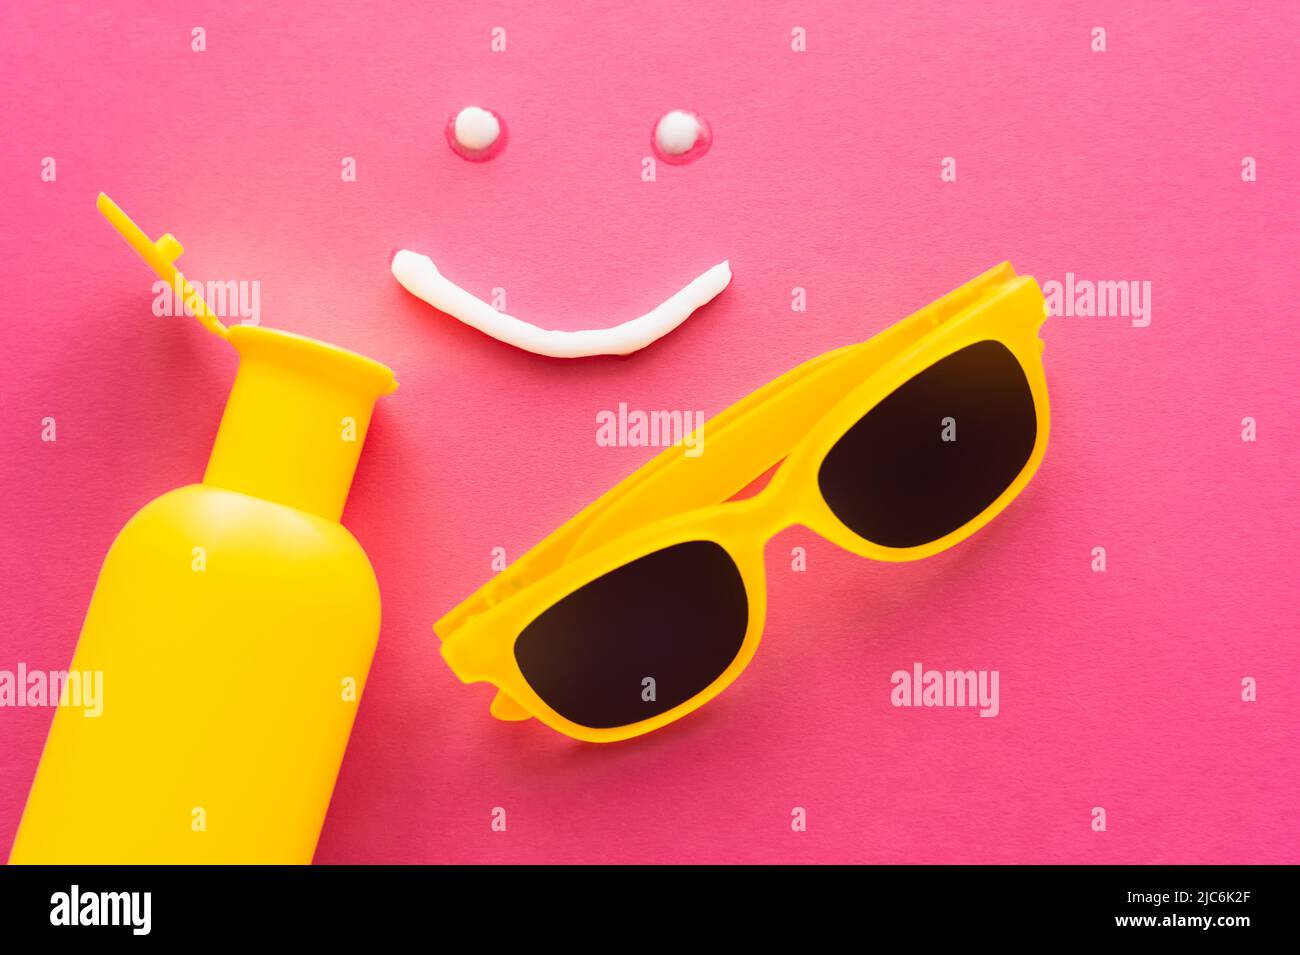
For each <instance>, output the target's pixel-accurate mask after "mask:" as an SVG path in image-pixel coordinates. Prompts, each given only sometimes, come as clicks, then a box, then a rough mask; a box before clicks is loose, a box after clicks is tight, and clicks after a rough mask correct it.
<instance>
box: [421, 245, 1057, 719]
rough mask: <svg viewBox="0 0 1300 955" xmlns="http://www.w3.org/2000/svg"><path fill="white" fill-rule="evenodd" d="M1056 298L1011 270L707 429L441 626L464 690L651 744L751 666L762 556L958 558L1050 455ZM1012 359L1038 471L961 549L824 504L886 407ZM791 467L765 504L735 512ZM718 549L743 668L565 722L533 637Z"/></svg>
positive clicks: (971, 525)
mask: <svg viewBox="0 0 1300 955" xmlns="http://www.w3.org/2000/svg"><path fill="white" fill-rule="evenodd" d="M1045 317H1046V312H1045V308H1044V301H1043V294H1042V292H1041V291H1040V290H1039V288H1038V284H1037V283H1036V282H1035V281H1034V280H1033V278H1031V277H1029V276H1017V275H1016V273H1015V270H1014V269H1013V268H1012V267H1011V264H1010V263H1008V262H1003V263H1002V264H1001V265H998V266H996V267H995V268H992V269H990V270H989V271H988V272H985V273H984V274H983V275H981V276H979V277H978V278H975V279H972V280H971V281H970V282H967V283H966V284H965V285H963V286H962V287H961V288H959V289H957V290H956V291H953V292H950V293H949V294H948V295H945V296H944V297H943V298H941V299H939V300H938V301H936V302H934V303H932V304H930V305H928V306H926V307H925V308H923V309H921V310H920V311H919V312H916V313H914V314H912V315H911V316H909V317H908V318H905V319H903V320H902V321H900V322H898V323H897V324H895V325H893V326H891V327H889V328H888V329H886V330H885V331H883V332H881V333H880V334H878V335H876V336H875V337H874V338H871V339H870V340H868V341H866V342H863V343H861V344H858V345H849V346H846V347H843V348H839V349H836V350H834V351H831V352H827V353H826V354H824V355H821V356H819V357H817V358H813V359H812V360H810V361H807V362H804V363H803V364H802V365H800V366H798V367H797V368H795V369H793V370H791V371H789V372H787V373H786V374H784V375H782V376H781V377H780V378H777V379H776V380H774V381H772V382H771V383H769V384H767V385H766V386H764V387H763V388H760V389H759V390H758V391H756V392H754V393H753V394H751V395H749V396H748V397H746V398H743V399H741V400H740V401H739V402H737V403H736V404H734V405H732V406H731V407H730V408H728V409H727V410H726V411H723V412H722V413H721V414H718V415H717V416H715V417H713V418H711V419H709V421H708V422H706V423H705V425H704V430H705V432H706V434H707V435H708V445H707V451H706V453H704V454H701V455H699V456H697V457H689V456H687V455H685V454H684V453H683V448H681V447H671V448H667V449H665V450H664V451H663V452H662V453H660V454H659V455H657V456H656V457H654V458H652V459H651V460H650V461H649V462H647V463H646V464H645V465H643V466H642V467H641V468H639V469H638V470H637V471H636V472H634V473H633V474H632V475H631V476H629V477H628V478H627V479H625V480H624V481H622V482H621V483H620V484H618V485H616V486H615V487H614V488H612V489H611V490H610V491H608V492H607V493H606V494H605V495H603V496H602V497H600V498H599V499H598V500H596V501H595V502H594V503H592V504H591V505H589V506H588V507H586V508H585V509H584V510H583V511H581V512H580V513H579V514H578V515H577V516H575V517H574V518H572V519H571V520H570V521H568V522H567V523H566V524H564V525H563V526H562V527H560V528H559V529H558V530H556V531H555V532H554V533H552V534H551V535H550V536H548V537H547V538H546V539H545V540H543V541H542V542H541V543H539V544H538V545H537V546H535V547H534V548H533V549H532V550H530V551H529V552H528V553H527V554H525V555H524V556H522V557H521V558H519V559H518V560H517V561H515V562H514V563H513V564H512V565H511V566H510V567H509V568H507V569H506V570H504V571H502V572H501V574H500V575H498V576H497V577H496V578H494V579H493V580H492V581H491V582H489V583H488V584H486V585H485V586H483V587H482V588H480V589H479V590H478V591H476V592H475V593H474V594H472V595H471V596H470V597H468V598H467V599H466V600H465V601H464V602H463V603H461V604H460V605H459V606H457V607H456V608H455V609H453V610H452V611H450V612H449V613H448V614H447V615H446V616H444V617H443V618H442V619H441V620H439V621H438V622H437V623H436V624H435V625H434V630H435V632H436V633H437V634H438V635H439V636H440V637H441V638H442V656H443V659H444V660H446V661H447V664H448V665H449V666H450V667H451V669H452V671H453V672H454V673H455V674H456V676H458V677H459V678H460V679H461V680H462V681H463V682H465V683H478V682H484V681H486V682H488V683H492V684H494V685H495V686H496V687H497V688H498V690H499V692H498V693H497V695H496V697H495V699H493V701H492V707H491V711H492V714H493V715H494V716H496V717H498V718H499V719H504V720H523V719H528V718H530V717H536V718H537V719H539V720H541V721H542V722H543V723H545V724H546V725H547V726H549V727H551V728H552V729H554V730H558V731H559V732H561V733H564V734H566V735H568V736H571V737H573V738H575V739H580V740H586V741H588V742H596V743H607V742H614V741H617V740H623V739H628V738H630V737H633V736H639V735H641V734H642V733H648V732H650V731H651V730H655V729H658V728H659V727H661V726H665V725H666V724H668V723H671V722H673V721H674V720H677V719H680V718H681V717H683V716H685V715H686V714H687V713H690V712H691V711H692V710H695V709H697V708H698V707H700V706H703V705H704V704H705V703H707V702H708V701H709V700H711V699H713V697H715V696H717V695H718V694H719V693H720V692H722V691H723V690H724V689H726V687H728V686H729V685H730V684H731V682H732V681H733V680H735V679H736V677H737V676H739V675H740V673H741V671H742V670H744V669H745V667H746V666H748V665H749V661H750V660H751V659H752V658H753V656H754V651H755V650H756V649H757V647H758V641H759V637H760V635H761V633H762V629H763V619H764V616H765V611H766V603H767V598H766V594H767V588H766V579H765V572H764V562H763V549H764V545H765V544H766V543H767V541H768V540H769V539H770V538H771V537H773V536H774V535H776V534H777V533H779V532H780V531H782V530H784V529H786V528H788V527H791V526H793V525H795V524H800V525H803V526H805V527H807V528H809V529H810V530H812V531H814V532H816V533H818V534H820V535H821V536H822V537H825V538H827V539H828V540H830V541H832V542H834V543H835V544H838V545H839V546H840V547H842V548H844V549H845V550H848V551H850V552H852V553H854V554H857V555H859V556H861V557H870V558H874V559H876V560H887V561H905V560H917V559H919V558H922V557H929V556H930V555H932V554H936V553H938V552H940V551H942V550H946V549H947V548H949V547H952V546H953V545H954V544H956V543H958V542H959V541H962V540H964V539H965V538H967V537H969V536H970V535H971V534H973V533H975V532H976V531H977V530H979V529H980V528H981V527H983V526H984V525H985V524H987V523H988V522H989V521H990V520H992V519H993V517H995V516H996V515H997V514H998V513H999V512H1001V511H1002V509H1003V508H1004V507H1006V506H1007V504H1008V503H1010V502H1011V500H1012V499H1013V498H1014V497H1015V496H1016V495H1017V494H1019V493H1020V491H1021V490H1022V489H1023V488H1024V487H1025V485H1027V484H1028V483H1029V480H1030V478H1032V477H1033V475H1034V472H1035V471H1037V470H1038V465H1039V463H1040V462H1041V461H1042V459H1043V454H1044V452H1045V451H1046V448H1047V433H1048V407H1047V382H1046V379H1045V377H1044V374H1043V364H1042V351H1043V342H1042V341H1041V339H1039V337H1038V329H1039V327H1040V326H1041V325H1042V323H1043V321H1044V319H1045ZM987 340H994V341H998V342H1000V343H1002V344H1003V345H1004V346H1006V348H1007V349H1008V350H1010V351H1011V353H1012V354H1013V355H1014V356H1015V357H1016V359H1017V361H1019V363H1020V366H1021V368H1022V369H1023V371H1024V373H1025V379H1026V380H1027V381H1028V383H1029V388H1030V391H1031V393H1032V395H1033V400H1034V408H1035V412H1036V415H1037V437H1036V439H1035V441H1034V447H1033V450H1032V452H1031V453H1030V456H1029V460H1028V461H1026V462H1025V465H1024V467H1023V468H1022V469H1021V471H1020V473H1019V474H1018V475H1017V476H1016V479H1015V480H1014V481H1013V482H1012V483H1011V485H1010V486H1009V487H1007V489H1006V490H1005V491H1003V492H1002V494H1001V495H1000V496H999V497H998V498H997V499H996V500H995V501H994V502H993V503H992V504H990V505H989V506H988V507H987V508H986V509H985V510H984V511H982V512H981V513H979V514H978V515H976V516H975V517H974V518H972V519H971V520H970V521H969V522H967V523H966V524H964V525H963V526H961V527H959V528H958V529H957V530H955V531H953V532H952V533H950V534H948V535H946V536H944V537H942V538H940V539H938V540H934V541H930V542H928V543H925V544H922V545H920V546H916V547H905V548H895V547H885V546H882V545H880V544H875V543H872V542H871V541H868V540H865V539H863V538H862V537H859V536H858V535H856V534H854V533H853V532H852V531H850V530H849V529H848V528H847V527H846V526H845V525H844V524H843V523H841V521H840V520H839V518H837V517H836V516H835V514H834V513H833V512H832V511H831V509H830V507H829V506H828V505H827V504H826V502H825V501H824V500H823V499H822V496H821V493H820V491H819V488H818V482H817V471H818V468H819V467H820V465H821V462H822V459H823V458H824V457H825V456H826V454H827V452H829V451H830V449H831V448H832V447H833V446H834V445H835V443H836V442H837V441H838V440H839V439H840V437H841V436H842V435H843V434H844V433H845V432H846V431H848V430H849V429H850V428H851V427H853V425H854V424H856V423H857V422H858V421H859V420H860V419H861V418H862V417H863V416H864V415H865V414H866V413H867V412H868V411H869V410H870V409H871V408H872V407H874V406H875V405H876V404H877V403H879V402H880V401H881V400H882V399H884V398H885V397H886V396H888V395H889V394H890V393H891V392H893V391H894V390H895V389H897V388H898V387H899V386H900V385H902V384H903V383H905V382H906V381H908V380H909V379H910V378H912V377H913V376H915V375H917V374H919V373H920V372H922V371H924V370H925V369H926V368H929V367H930V366H931V365H934V364H935V363H936V362H938V361H940V360H941V359H943V358H945V357H947V356H948V355H951V354H953V353H954V352H957V351H960V350H961V349H963V348H965V347H967V346H968V345H973V344H975V343H977V342H981V341H987ZM778 463H780V467H779V468H777V469H776V471H775V473H774V474H773V475H772V478H771V480H770V482H769V483H768V484H767V486H766V487H764V488H763V490H762V491H760V492H759V493H758V494H756V495H754V496H753V497H748V498H744V499H741V500H734V501H733V500H729V499H730V498H732V497H734V496H735V495H736V494H738V493H739V492H741V491H742V490H744V489H745V488H746V487H748V486H749V485H750V484H752V483H753V482H754V481H755V480H756V479H757V478H759V477H761V476H762V475H764V474H765V473H766V472H768V471H769V470H771V469H772V468H773V467H774V466H776V465H777V464H778ZM697 540H705V541H713V542H715V543H717V544H719V545H721V546H722V547H723V548H725V549H726V551H727V553H728V554H730V555H731V558H732V559H733V560H734V561H735V563H736V566H737V568H738V569H739V571H740V574H741V579H742V580H743V581H744V584H745V590H746V593H747V595H748V598H749V623H748V629H747V631H746V633H745V637H744V641H743V643H742V644H741V647H740V650H739V652H738V653H737V654H736V657H735V659H734V660H732V662H731V664H730V665H729V666H728V667H727V669H726V670H725V671H723V672H722V673H721V674H720V675H719V676H718V678H717V679H716V680H714V681H713V682H712V683H711V684H709V685H708V686H707V687H705V688H704V689H703V690H701V691H700V692H699V693H697V694H696V695H695V696H693V697H691V698H690V699H688V700H686V701H685V702H683V703H680V704H678V705H677V706H675V707H673V708H671V709H668V710H665V711H664V712H662V713H659V714H657V715H655V716H652V717H649V718H647V719H644V720H641V721H639V722H636V723H631V724H628V725H624V726H616V727H610V728H593V727H590V726H583V725H581V724H578V723H574V722H572V721H571V720H569V719H566V718H565V717H563V716H561V715H560V714H559V713H557V712H556V711H555V710H554V709H552V708H551V707H550V706H549V705H548V704H547V703H546V702H545V701H544V700H543V699H542V698H541V697H540V696H539V695H538V694H537V693H536V692H535V691H534V690H533V688H532V687H531V686H530V685H529V683H528V681H527V680H526V679H525V678H524V676H523V673H522V672H521V671H520V668H519V665H518V663H517V662H516V660H515V655H514V643H515V640H516V639H517V637H518V636H519V634H520V633H522V632H523V630H524V628H525V627H527V626H528V624H530V623H531V622H532V621H533V620H534V619H536V618H537V617H538V616H539V615H540V614H542V613H543V612H544V611H546V610H547V609H548V608H550V607H552V606H553V605H554V604H556V603H557V602H558V601H560V600H561V599H563V598H564V597H566V596H567V595H569V594H570V593H572V592H573V591H575V590H577V589H579V588H581V587H583V586H585V585H586V584H588V583H590V582H591V581H593V580H596V579H597V578H599V577H602V576H603V575H605V574H607V573H609V572H610V571H613V570H615V569H617V568H619V567H622V566H623V565H625V564H628V563H630V562H631V561H634V560H636V559H638V558H640V557H643V556H645V555H647V554H650V553H653V552H655V551H659V550H662V549H663V548H666V547H671V546H673V545H675V544H681V543H685V542H688V541H697Z"/></svg>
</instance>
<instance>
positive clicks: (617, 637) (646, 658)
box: [515, 541, 749, 729]
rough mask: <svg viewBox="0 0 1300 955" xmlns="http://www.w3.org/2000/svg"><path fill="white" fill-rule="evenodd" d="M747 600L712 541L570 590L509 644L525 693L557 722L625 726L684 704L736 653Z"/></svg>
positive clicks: (679, 547)
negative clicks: (548, 709) (531, 691)
mask: <svg viewBox="0 0 1300 955" xmlns="http://www.w3.org/2000/svg"><path fill="white" fill-rule="evenodd" d="M748 626H749V598H748V596H747V595H746V593H745V584H744V581H743V580H741V577H740V570H739V569H738V568H737V567H736V562H735V561H734V560H732V558H731V555H730V554H728V553H727V552H726V550H724V549H723V548H722V547H721V546H719V545H718V544H715V543H713V542H712V541H689V542H687V543H684V544H675V545H673V546H672V547H666V548H664V549H663V550H660V551H656V552H655V553H653V554H648V555H646V556H645V557H641V558H639V559H637V560H634V561H632V562H631V563H629V564H625V565H624V566H622V567H620V568H618V569H617V570H612V571H610V572H609V573H608V574H606V575H605V576H603V577H599V578H597V579H596V580H593V581H592V582H591V583H589V584H587V585H585V586H583V587H582V588H580V589H578V590H575V591H574V592H573V593H571V594H569V595H568V596H567V597H565V598H564V599H563V600H561V601H559V602H558V603H556V604H555V605H554V606H552V607H551V608H549V609H548V610H547V611H546V612H545V613H543V614H542V615H541V616H539V617H538V618H537V619H536V620H534V621H533V622H532V623H530V624H529V625H528V626H527V627H526V628H525V629H524V632H523V633H521V634H520V635H519V638H518V639H517V640H516V641H515V659H516V660H517V661H518V662H519V669H520V670H521V671H522V672H523V675H524V678H525V679H526V680H527V681H528V683H529V685H530V686H532V688H533V689H534V690H535V691H536V692H537V695H538V696H540V697H541V698H542V699H543V700H545V701H546V703H547V704H548V705H549V706H550V707H551V708H552V709H554V710H555V711H556V712H557V713H559V714H560V715H561V716H563V717H565V718H566V719H569V720H572V721H573V722H574V723H578V724H579V725H582V726H590V727H593V728H597V729H602V728H608V727H611V726H627V725H628V724H630V723H636V722H638V721H640V720H644V719H648V718H649V717H651V716H655V715H657V714H659V713H663V712H664V711H666V710H670V709H672V708H673V707H674V706H676V705H677V704H679V703H684V702H686V701H687V700H689V699H690V698H691V697H693V696H694V695H695V694H696V693H699V692H700V691H701V690H703V689H704V688H705V687H707V686H708V685H709V684H710V683H712V682H713V681H714V680H716V679H717V678H718V677H719V676H721V675H722V673H723V671H724V670H726V669H727V667H728V666H729V665H730V664H731V661H732V660H734V659H735V658H736V654H737V653H738V652H740V645H741V643H743V642H744V639H745V631H746V629H747V628H748Z"/></svg>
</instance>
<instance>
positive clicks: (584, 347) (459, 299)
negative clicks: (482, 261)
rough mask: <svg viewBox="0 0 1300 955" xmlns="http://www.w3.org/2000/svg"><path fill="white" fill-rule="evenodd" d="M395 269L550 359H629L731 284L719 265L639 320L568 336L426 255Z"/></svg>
mask: <svg viewBox="0 0 1300 955" xmlns="http://www.w3.org/2000/svg"><path fill="white" fill-rule="evenodd" d="M392 268H393V276H394V277H395V278H396V279H397V281H398V282H400V283H402V287H403V288H405V289H406V290H407V291H408V292H410V293H411V294H412V295H414V296H415V297H416V298H420V299H423V300H424V301H426V302H428V303H429V304H430V305H432V306H433V307H434V308H436V309H438V310H439V311H442V312H446V313H447V314H448V315H450V316H452V317H453V318H457V319H459V320H460V321H462V322H464V323H465V324H466V325H469V326H470V327H472V328H477V329H478V330H479V331H480V332H483V334H485V335H491V336H492V337H493V338H495V339H497V340H498V341H503V342H505V343H506V344H507V345H514V346H515V347H516V348H522V349H523V350H524V351H530V352H533V353H535V354H538V355H547V356H549V357H551V358H587V357H590V356H592V355H630V354H631V353H632V352H634V351H639V350H640V349H642V348H645V347H646V346H647V345H649V344H651V343H652V342H655V341H658V340H659V339H660V338H663V336H665V335H667V334H668V333H669V332H671V331H672V330H673V329H674V328H676V327H677V326H678V325H680V324H681V323H682V322H684V321H686V319H688V318H690V316H691V313H692V312H694V311H695V310H696V309H697V308H699V307H700V306H701V305H704V304H705V303H706V302H710V301H712V300H713V299H714V298H716V297H717V295H718V293H720V292H721V291H722V290H723V289H725V288H726V287H727V286H728V285H729V284H730V283H731V263H730V262H729V261H724V262H719V263H718V264H717V265H715V266H714V267H713V268H711V269H709V270H708V271H707V272H705V273H704V274H703V275H700V276H699V277H697V278H695V279H693V280H692V281H691V282H689V283H688V284H687V285H686V287H685V288H683V289H682V290H681V291H680V292H677V293H676V294H674V295H672V296H670V297H669V298H668V299H666V300H665V301H664V302H663V303H662V304H660V305H658V306H656V307H655V308H653V309H651V310H650V311H648V312H646V313H645V314H644V315H642V316H640V317H638V318H633V319H630V320H629V321H626V322H623V323H622V324H621V325H615V326H613V327H612V328H593V329H587V330H583V331H576V332H564V331H556V330H551V329H545V328H539V327H538V326H536V325H533V324H532V323H530V322H526V321H524V320H523V319H519V318H515V317H514V316H513V315H507V314H506V313H505V312H499V311H497V310H496V309H495V308H493V307H492V306H491V305H489V304H488V303H487V302H485V301H483V300H482V299H481V298H479V297H478V296H477V295H474V294H473V293H471V292H467V291H465V290H464V289H463V288H461V287H460V286H459V285H457V284H456V283H455V282H453V281H451V280H450V279H448V278H446V277H445V276H444V275H443V274H442V273H441V272H439V271H438V267H437V266H436V265H434V264H433V261H432V260H431V259H430V258H429V257H428V256H427V255H420V254H419V253H418V252H411V251H409V250H407V249H402V250H401V251H400V252H398V253H397V254H396V255H395V256H393V264H392Z"/></svg>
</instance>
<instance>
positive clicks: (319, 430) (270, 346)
mask: <svg viewBox="0 0 1300 955" xmlns="http://www.w3.org/2000/svg"><path fill="white" fill-rule="evenodd" d="M230 343H231V344H232V345H234V346H235V350H236V351H238V352H239V372H238V373H237V374H236V376H235V384H234V387H233V388H232V389H231V391H230V397H229V399H227V401H226V410H225V413H224V414H223V415H222V417H221V427H220V428H219V429H218V431H217V440H216V442H215V443H214V444H213V447H212V456H211V457H210V458H209V459H208V469H207V471H206V472H205V473H204V475H203V483H204V484H207V485H210V486H212V487H220V488H225V489H227V490H231V491H240V492H242V493H244V494H250V495H252V496H254V497H260V498H262V499H264V500H267V501H274V502H275V503H277V504H286V505H288V506H289V507H296V508H299V509H300V510H304V511H308V512H310V513H312V514H317V515H319V516H321V517H324V518H327V519H329V520H332V521H337V520H338V519H339V518H340V517H341V516H342V514H343V505H344V504H345V503H346V502H347V498H348V489H349V488H350V487H351V486H352V476H353V474H354V473H355V472H356V468H357V460H358V459H359V458H360V457H361V446H362V444H363V443H364V442H365V439H366V431H367V430H368V429H369V427H370V414H371V411H372V410H373V409H374V405H375V401H376V400H377V399H379V398H380V397H381V396H383V395H385V394H388V392H390V391H392V390H393V389H394V388H396V387H397V382H396V381H395V380H394V378H393V373H392V372H391V371H390V370H389V369H388V368H386V367H384V366H383V365H381V364H379V363H378V362H374V361H371V360H370V359H369V358H363V357H362V356H361V355H357V354H354V353H353V352H349V351H345V350H344V349H342V348H336V347H334V346H333V345H327V344H325V343H324V342H318V341H314V340H313V339H310V338H303V337H301V336H298V335H293V334H291V333H289V332H282V331H278V330H276V329H271V328H258V327H251V326H242V325H237V326H235V327H233V328H231V329H230Z"/></svg>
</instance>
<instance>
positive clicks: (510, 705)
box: [488, 690, 533, 723]
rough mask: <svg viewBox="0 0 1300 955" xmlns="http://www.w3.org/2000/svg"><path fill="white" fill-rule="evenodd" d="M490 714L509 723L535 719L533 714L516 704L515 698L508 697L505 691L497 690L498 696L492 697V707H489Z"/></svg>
mask: <svg viewBox="0 0 1300 955" xmlns="http://www.w3.org/2000/svg"><path fill="white" fill-rule="evenodd" d="M488 712H490V713H491V714H492V715H493V716H495V717H496V718H497V719H499V720H505V721H506V722H507V723H515V722H518V721H519V720H530V719H532V718H533V714H531V713H529V712H528V711H527V710H526V709H524V708H523V707H522V706H520V705H519V704H518V703H516V702H515V700H514V697H512V696H507V695H506V691H505V690H497V695H496V696H494V697H492V705H491V706H490V707H488Z"/></svg>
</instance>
